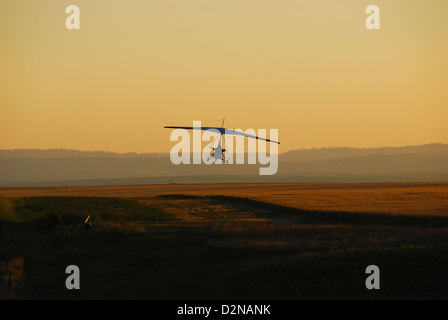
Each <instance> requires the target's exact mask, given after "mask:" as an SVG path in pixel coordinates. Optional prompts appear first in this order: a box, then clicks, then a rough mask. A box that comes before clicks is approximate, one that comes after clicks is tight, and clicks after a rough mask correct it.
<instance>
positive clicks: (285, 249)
mask: <svg viewBox="0 0 448 320" xmlns="http://www.w3.org/2000/svg"><path fill="white" fill-rule="evenodd" d="M88 215H91V216H92V217H93V218H94V224H93V226H92V228H90V229H86V228H85V226H84V220H85V218H86V217H87V216H88ZM0 222H1V231H2V233H1V238H2V243H0V297H2V298H7V299H11V298H15V299H42V298H45V299H103V298H110V299H129V298H137V299H309V298H313V299H376V298H382V299H415V298H424V299H446V298H448V295H447V292H448V273H447V271H446V270H448V182H428V183H406V182H397V183H266V184H207V185H205V184H204V185H200V184H197V185H138V186H96V187H48V188H0ZM6 252H7V255H8V258H7V259H5V256H6V255H5V253H6ZM70 264H76V265H78V266H79V267H80V270H81V273H82V276H81V278H82V285H81V286H82V289H81V290H72V291H69V290H67V289H66V288H65V285H64V283H65V277H66V275H65V273H64V271H65V267H66V266H68V265H70ZM371 264H375V265H378V266H379V267H380V270H381V289H380V290H367V289H366V287H365V279H366V277H367V275H366V274H365V268H366V267H367V266H368V265H371Z"/></svg>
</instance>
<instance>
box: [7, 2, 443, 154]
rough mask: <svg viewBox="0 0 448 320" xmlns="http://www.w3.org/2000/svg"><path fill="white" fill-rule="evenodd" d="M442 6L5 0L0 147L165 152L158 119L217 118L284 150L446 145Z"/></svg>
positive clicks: (170, 121) (174, 122)
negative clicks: (75, 18)
mask: <svg viewBox="0 0 448 320" xmlns="http://www.w3.org/2000/svg"><path fill="white" fill-rule="evenodd" d="M71 4H75V5H78V6H79V8H80V17H81V29H80V30H67V29H66V27H65V20H66V18H67V16H68V14H66V13H65V8H66V7H67V6H68V5H71ZM370 4H375V5H377V6H378V7H379V8H380V10H381V29H380V30H367V29H366V27H365V20H366V18H367V14H366V13H365V9H366V7H367V6H368V5H370ZM447 15H448V1H446V0H418V1H416V0H393V1H391V0H387V1H386V0H369V1H364V0H340V1H334V0H154V1H151V0H129V1H125V0H107V1H106V0H95V1H91V0H89V1H87V0H84V1H81V0H70V1H61V0H51V1H50V0H39V1H35V0H20V1H12V0H7V1H1V2H0V48H1V50H0V149H14V148H41V149H47V148H48V149H49V148H64V149H78V150H107V151H113V152H169V151H170V149H171V147H172V145H173V143H172V142H170V141H169V136H170V130H168V129H164V128H163V126H164V125H192V122H193V121H194V120H201V121H202V123H203V124H204V125H209V124H212V125H216V124H219V123H220V119H221V118H222V117H223V116H225V117H226V119H228V121H229V122H228V126H229V127H230V128H236V126H239V127H240V128H242V129H246V128H254V129H257V128H265V129H271V128H272V129H278V130H279V140H280V141H281V145H280V147H279V151H280V152H286V151H288V150H293V149H301V148H314V147H331V146H346V147H379V146H403V145H416V144H425V143H433V142H441V143H448V20H447Z"/></svg>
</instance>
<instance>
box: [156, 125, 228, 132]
mask: <svg viewBox="0 0 448 320" xmlns="http://www.w3.org/2000/svg"><path fill="white" fill-rule="evenodd" d="M164 128H168V129H185V130H212V129H213V130H216V131H218V132H219V133H220V134H224V133H225V131H226V128H219V127H175V126H165V127H164Z"/></svg>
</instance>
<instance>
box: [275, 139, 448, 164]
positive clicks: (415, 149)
mask: <svg viewBox="0 0 448 320" xmlns="http://www.w3.org/2000/svg"><path fill="white" fill-rule="evenodd" d="M375 154H381V155H397V154H419V155H427V156H440V157H448V144H442V143H433V144H425V145H419V146H406V147H382V148H340V147H335V148H319V149H317V148H316V149H303V150H293V151H288V152H286V153H283V154H281V155H280V159H281V161H287V162H290V161H316V160H329V159H340V158H347V157H355V156H366V155H375Z"/></svg>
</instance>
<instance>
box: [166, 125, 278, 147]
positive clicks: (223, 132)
mask: <svg viewBox="0 0 448 320" xmlns="http://www.w3.org/2000/svg"><path fill="white" fill-rule="evenodd" d="M164 128H168V129H185V130H216V131H217V132H219V133H220V134H233V135H235V136H244V137H248V138H253V139H257V140H263V141H267V142H272V143H277V144H280V142H278V141H274V140H270V139H266V138H260V137H257V136H254V135H252V134H247V133H244V132H239V131H235V130H232V129H226V128H220V127H177V126H165V127H164Z"/></svg>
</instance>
